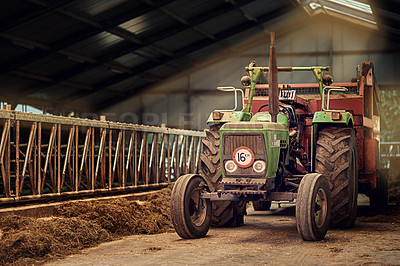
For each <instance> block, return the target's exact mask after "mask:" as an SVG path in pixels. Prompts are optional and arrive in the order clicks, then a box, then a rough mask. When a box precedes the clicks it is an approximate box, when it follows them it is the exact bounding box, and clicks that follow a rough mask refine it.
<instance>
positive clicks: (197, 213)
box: [171, 174, 211, 239]
mask: <svg viewBox="0 0 400 266" xmlns="http://www.w3.org/2000/svg"><path fill="white" fill-rule="evenodd" d="M205 189H206V185H205V181H204V179H203V178H202V177H201V176H199V175H195V174H188V175H183V176H181V177H179V178H178V180H177V181H176V182H175V185H174V188H173V189H172V194H171V218H172V224H173V225H174V228H175V231H176V232H177V233H178V235H179V236H181V237H182V238H185V239H190V238H201V237H204V236H205V235H206V234H207V232H208V229H209V228H210V222H211V203H210V201H209V200H207V199H202V198H201V192H202V191H204V190H205Z"/></svg>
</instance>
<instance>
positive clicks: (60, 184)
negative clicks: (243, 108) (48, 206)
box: [0, 105, 205, 203]
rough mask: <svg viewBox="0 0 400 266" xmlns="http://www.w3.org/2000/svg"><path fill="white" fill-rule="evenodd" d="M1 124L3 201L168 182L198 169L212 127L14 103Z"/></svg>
mask: <svg viewBox="0 0 400 266" xmlns="http://www.w3.org/2000/svg"><path fill="white" fill-rule="evenodd" d="M9 107H10V106H9V105H7V106H6V109H10V108H9ZM0 125H1V139H0V174H1V178H0V190H1V192H2V193H1V194H2V197H1V198H0V203H4V202H12V201H19V200H21V199H24V198H32V197H33V198H40V197H43V196H56V197H57V196H60V195H74V194H79V193H81V192H105V191H113V190H125V189H130V188H137V187H148V186H154V185H158V184H162V183H168V182H171V180H173V179H174V178H175V177H177V176H180V175H181V174H185V173H189V172H191V173H192V172H198V168H199V156H200V149H201V148H200V147H201V145H200V143H201V138H202V137H204V135H205V134H204V132H199V131H191V130H179V129H171V128H166V127H153V126H142V125H135V124H126V123H118V122H111V121H106V120H105V117H101V118H100V121H98V120H89V119H80V118H69V117H62V116H52V115H42V114H30V113H22V112H16V111H11V110H0Z"/></svg>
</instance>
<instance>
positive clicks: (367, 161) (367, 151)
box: [364, 139, 379, 171]
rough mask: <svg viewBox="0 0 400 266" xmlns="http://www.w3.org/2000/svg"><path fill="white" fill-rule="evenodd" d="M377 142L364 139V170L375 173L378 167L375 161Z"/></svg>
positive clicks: (376, 157)
mask: <svg viewBox="0 0 400 266" xmlns="http://www.w3.org/2000/svg"><path fill="white" fill-rule="evenodd" d="M378 145H379V142H378V141H377V140H376V139H364V169H365V170H366V171H376V169H377V167H378V166H379V164H378V162H377V160H378V158H379V156H378Z"/></svg>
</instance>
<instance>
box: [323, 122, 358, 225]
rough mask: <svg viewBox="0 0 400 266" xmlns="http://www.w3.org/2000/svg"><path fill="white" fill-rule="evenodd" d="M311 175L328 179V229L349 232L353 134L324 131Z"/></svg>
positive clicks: (353, 213)
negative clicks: (329, 227) (345, 229)
mask: <svg viewBox="0 0 400 266" xmlns="http://www.w3.org/2000/svg"><path fill="white" fill-rule="evenodd" d="M315 159H316V160H315V171H316V172H317V173H320V174H323V175H324V176H325V177H327V178H328V181H329V186H330V189H331V196H332V215H331V224H330V225H331V226H332V227H336V228H351V227H353V226H354V223H355V221H356V217H357V194H358V159H357V143H356V136H355V130H354V129H353V128H348V127H326V128H323V129H322V130H321V131H319V133H318V139H317V147H316V156H315Z"/></svg>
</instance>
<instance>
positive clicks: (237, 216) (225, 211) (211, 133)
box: [200, 125, 246, 227]
mask: <svg viewBox="0 0 400 266" xmlns="http://www.w3.org/2000/svg"><path fill="white" fill-rule="evenodd" d="M220 128H221V126H220V125H212V126H210V129H209V130H208V129H206V130H205V132H206V137H205V139H203V140H202V142H203V153H202V154H201V155H200V159H201V167H200V174H201V176H203V177H204V178H205V179H207V184H208V185H209V187H210V191H211V192H213V191H216V190H217V189H219V188H220V186H221V184H220V183H221V180H222V174H221V164H220V155H219V138H220V137H219V129H220ZM244 215H246V204H245V202H230V201H214V202H212V219H211V225H212V226H218V227H223V226H227V227H228V226H240V225H243V224H244Z"/></svg>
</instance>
